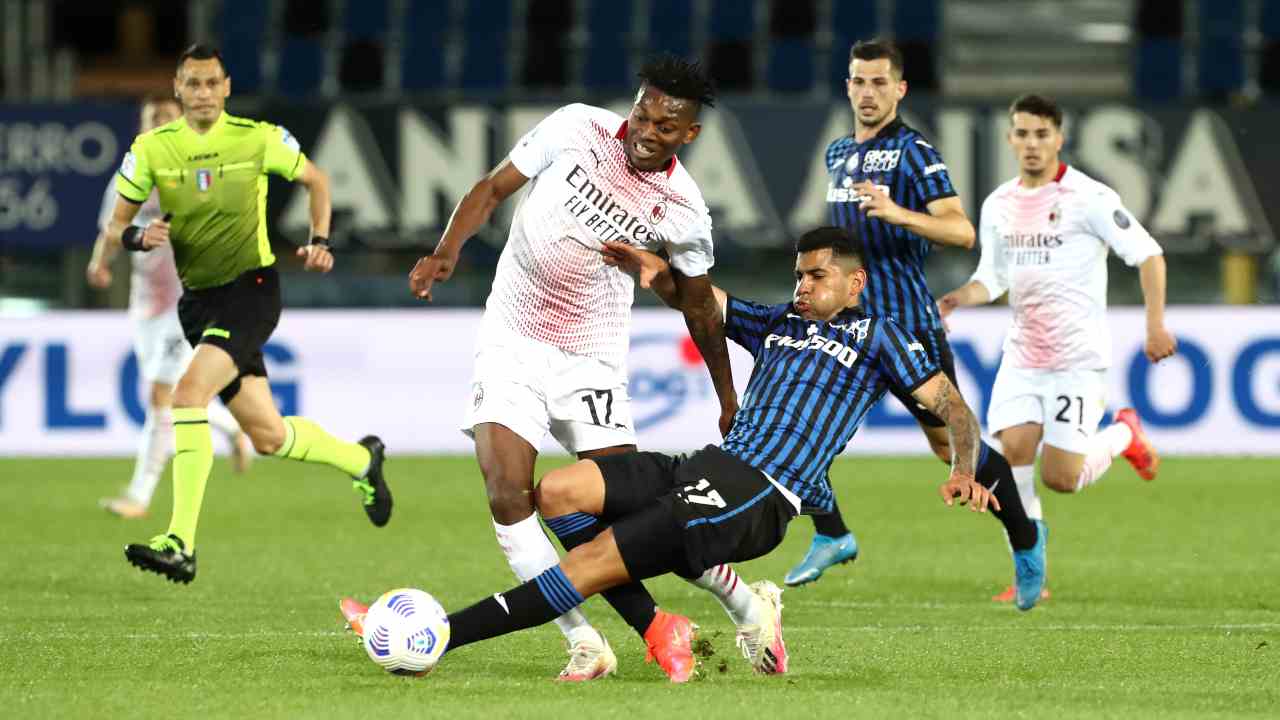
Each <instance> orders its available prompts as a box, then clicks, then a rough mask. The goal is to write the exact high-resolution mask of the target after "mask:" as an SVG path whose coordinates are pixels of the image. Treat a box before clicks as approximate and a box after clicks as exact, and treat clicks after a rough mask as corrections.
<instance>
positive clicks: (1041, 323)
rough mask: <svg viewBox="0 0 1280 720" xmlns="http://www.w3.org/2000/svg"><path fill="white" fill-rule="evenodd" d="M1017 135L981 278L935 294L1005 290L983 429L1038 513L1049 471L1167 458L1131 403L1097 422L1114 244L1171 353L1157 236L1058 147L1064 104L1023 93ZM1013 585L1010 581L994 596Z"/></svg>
mask: <svg viewBox="0 0 1280 720" xmlns="http://www.w3.org/2000/svg"><path fill="white" fill-rule="evenodd" d="M1009 120H1010V128H1009V145H1010V147H1011V148H1012V149H1013V152H1014V154H1015V155H1016V156H1017V158H1018V166H1019V173H1018V177H1016V178H1013V179H1012V180H1009V181H1008V182H1006V183H1004V184H1003V185H1001V186H1000V187H998V188H996V190H995V192H993V193H991V195H990V196H988V197H987V199H986V201H985V202H984V203H983V205H982V216H981V218H980V223H979V229H978V237H979V240H980V241H981V243H982V258H981V260H980V261H979V264H978V271H977V272H976V273H974V275H973V278H972V279H971V280H970V281H969V282H968V283H967V284H965V285H963V286H961V287H960V288H958V289H956V290H953V291H952V292H950V293H947V294H946V295H944V296H943V297H942V298H941V299H940V300H939V301H938V306H939V310H940V311H941V313H942V316H943V317H946V316H947V315H949V314H950V313H951V312H952V311H953V310H955V309H956V308H957V307H959V306H961V305H977V304H980V303H989V302H992V301H993V300H995V299H997V298H999V297H1000V296H1001V295H1003V294H1004V293H1005V292H1006V291H1007V292H1008V293H1009V305H1010V306H1012V308H1013V326H1012V327H1011V328H1010V329H1009V334H1008V336H1007V337H1006V339H1005V343H1004V358H1003V359H1002V361H1001V363H1000V371H999V372H998V373H997V375H996V382H995V387H994V389H993V390H992V393H991V408H990V410H989V411H988V414H987V425H988V429H989V430H990V431H991V433H992V434H994V435H995V436H996V437H997V438H999V440H1000V444H1001V446H1002V448H1003V452H1004V455H1005V457H1007V458H1008V459H1009V464H1010V465H1012V466H1013V477H1014V479H1015V480H1016V481H1017V484H1018V492H1019V494H1020V495H1021V497H1022V504H1023V505H1024V506H1025V507H1026V509H1027V515H1028V516H1030V517H1032V518H1034V519H1037V520H1042V519H1043V512H1042V509H1041V506H1040V498H1039V497H1038V496H1037V495H1036V487H1035V467H1034V463H1035V459H1036V450H1037V449H1038V447H1039V446H1040V443H1041V441H1042V440H1043V442H1044V450H1043V453H1042V456H1041V460H1040V477H1041V479H1042V480H1043V481H1044V484H1045V485H1047V486H1048V487H1050V488H1052V489H1053V490H1056V491H1058V492H1063V493H1073V492H1079V491H1080V490H1083V489H1084V488H1086V487H1088V486H1090V485H1092V484H1094V483H1096V482H1098V481H1099V480H1100V479H1102V474H1103V473H1104V472H1106V470H1107V468H1108V467H1110V466H1111V460H1112V458H1114V457H1116V456H1117V455H1123V456H1124V457H1125V459H1126V460H1128V461H1129V463H1130V464H1131V465H1133V467H1134V469H1135V470H1136V471H1137V472H1138V475H1139V476H1141V477H1142V478H1143V479H1144V480H1153V479H1155V476H1156V471H1157V469H1158V468H1159V465H1160V458H1159V456H1158V455H1157V454H1156V451H1155V449H1154V448H1153V447H1152V446H1151V444H1150V443H1149V442H1148V441H1147V438H1146V435H1145V434H1144V433H1143V431H1142V425H1141V423H1140V421H1139V419H1138V415H1137V413H1136V412H1135V411H1134V410H1133V408H1123V409H1121V410H1120V411H1119V412H1117V413H1116V421H1115V422H1114V423H1112V424H1111V425H1108V426H1107V427H1105V428H1103V429H1102V430H1098V423H1099V421H1101V419H1102V415H1103V413H1104V411H1105V409H1106V370H1107V368H1108V367H1110V365H1111V334H1110V331H1109V330H1108V328H1107V318H1106V311H1107V252H1108V250H1109V249H1110V250H1114V251H1115V253H1116V254H1117V255H1118V256H1120V258H1121V259H1123V260H1124V262H1125V263H1126V264H1127V265H1129V266H1130V267H1137V268H1138V276H1139V278H1140V281H1141V284H1142V296H1143V300H1144V302H1145V304H1146V311H1147V339H1146V345H1145V348H1144V349H1145V352H1146V355H1147V358H1148V359H1149V360H1151V362H1159V361H1161V360H1163V359H1165V358H1167V357H1169V356H1170V355H1172V354H1173V353H1174V351H1175V350H1176V348H1177V340H1175V339H1174V337H1173V336H1172V335H1171V334H1170V333H1169V331H1168V330H1167V329H1165V325H1164V302H1165V263H1164V255H1163V252H1162V250H1161V249H1160V246H1159V245H1158V244H1157V243H1156V241H1155V239H1153V238H1152V237H1151V235H1150V234H1149V233H1148V232H1147V231H1146V229H1145V228H1143V227H1142V225H1141V224H1139V223H1138V220H1137V219H1136V218H1134V216H1133V214H1132V213H1130V212H1129V211H1128V210H1127V209H1125V207H1124V204H1123V203H1122V202H1121V201H1120V196H1119V195H1117V194H1116V192H1115V191H1114V190H1112V189H1111V188H1109V187H1107V186H1106V185H1103V184H1102V183H1100V182H1098V181H1097V180H1094V179H1093V178H1091V177H1089V176H1088V175H1085V174H1084V173H1082V172H1080V171H1079V170H1078V169H1076V168H1074V167H1070V166H1068V165H1067V164H1066V163H1063V162H1062V161H1061V160H1059V158H1058V156H1059V154H1060V153H1061V151H1062V143H1063V139H1064V138H1063V134H1062V111H1061V110H1060V109H1059V108H1058V106H1057V105H1056V104H1055V103H1054V102H1053V101H1052V100H1049V99H1048V98H1044V97H1041V96H1038V95H1024V96H1022V97H1020V98H1018V99H1017V100H1015V101H1014V102H1013V104H1012V105H1011V106H1010V108H1009ZM1005 595H1008V596H1009V598H1012V588H1011V589H1009V590H1007V591H1006V592H1005V593H1002V594H1001V595H997V596H996V597H995V598H994V599H996V600H1005V597H1004V596H1005Z"/></svg>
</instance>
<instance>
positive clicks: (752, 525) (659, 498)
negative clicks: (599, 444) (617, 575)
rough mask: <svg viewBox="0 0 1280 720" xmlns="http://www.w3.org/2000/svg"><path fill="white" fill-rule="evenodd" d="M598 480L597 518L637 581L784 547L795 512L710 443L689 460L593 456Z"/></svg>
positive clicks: (689, 574) (759, 477)
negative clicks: (601, 492)
mask: <svg viewBox="0 0 1280 720" xmlns="http://www.w3.org/2000/svg"><path fill="white" fill-rule="evenodd" d="M592 461H593V462H595V463H596V465H597V466H598V467H599V468H600V473H601V475H603V476H604V484H605V500H604V516H603V518H602V519H603V520H604V521H605V522H606V523H607V524H609V525H611V526H612V528H613V535H614V539H615V541H616V542H617V543H618V550H619V552H620V553H621V554H622V560H623V562H624V563H625V564H626V566H627V571H628V572H629V573H630V575H631V577H632V578H633V579H635V580H643V579H645V578H650V577H655V576H658V575H665V574H666V573H669V572H674V573H676V574H677V575H680V576H682V577H685V578H696V577H698V576H699V575H701V574H702V573H703V572H705V571H706V570H707V568H711V567H715V566H716V565H720V564H722V563H727V562H742V561H745V560H751V559H754V558H758V557H760V556H762V555H765V554H767V553H768V552H769V551H770V550H773V549H774V548H775V547H777V546H778V544H779V543H781V542H782V538H783V536H784V535H785V534H786V530H787V523H788V522H790V521H791V518H793V517H795V515H796V510H795V507H794V506H793V505H792V504H791V503H790V502H789V501H787V499H786V498H785V497H784V496H783V495H782V493H781V492H780V491H779V490H778V488H777V487H775V486H774V485H773V484H772V483H770V482H769V481H768V480H767V479H766V478H765V476H764V474H763V473H761V472H760V471H759V470H757V469H755V468H753V467H751V466H750V465H747V464H746V463H744V462H742V461H741V460H739V459H738V458H736V457H733V456H732V455H729V454H728V453H725V452H724V451H722V450H721V449H720V448H718V447H715V446H713V445H708V446H707V447H705V448H703V449H702V450H699V451H698V452H696V453H694V454H692V455H690V456H688V457H679V458H675V457H671V456H669V455H663V454H661V453H652V452H636V453H627V454H623V455H608V456H605V457H598V458H592Z"/></svg>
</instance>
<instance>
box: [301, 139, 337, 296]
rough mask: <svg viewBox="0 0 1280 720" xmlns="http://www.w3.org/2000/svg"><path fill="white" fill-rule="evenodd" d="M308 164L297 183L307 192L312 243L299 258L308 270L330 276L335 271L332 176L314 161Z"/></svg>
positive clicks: (303, 168) (307, 162)
mask: <svg viewBox="0 0 1280 720" xmlns="http://www.w3.org/2000/svg"><path fill="white" fill-rule="evenodd" d="M304 162H305V164H304V165H303V166H302V172H300V173H298V179H297V182H299V183H301V184H302V186H303V187H305V188H306V189H307V198H308V201H309V202H308V209H309V210H310V214H311V242H310V243H308V244H307V245H304V246H302V247H300V248H298V252H297V255H298V257H300V258H303V260H304V264H303V266H302V267H303V269H304V270H307V271H309V272H321V273H327V272H329V271H330V270H332V269H333V253H332V252H330V250H329V223H330V220H331V219H332V216H333V201H332V199H331V195H330V192H329V175H328V174H326V173H325V171H323V170H321V169H320V168H319V167H317V166H316V165H315V163H312V162H311V161H310V160H306V161H304Z"/></svg>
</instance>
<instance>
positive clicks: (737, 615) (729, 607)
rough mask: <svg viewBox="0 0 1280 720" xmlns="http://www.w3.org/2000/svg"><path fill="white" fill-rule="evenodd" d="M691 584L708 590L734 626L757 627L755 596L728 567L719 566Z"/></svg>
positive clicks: (758, 620)
mask: <svg viewBox="0 0 1280 720" xmlns="http://www.w3.org/2000/svg"><path fill="white" fill-rule="evenodd" d="M689 582H691V583H693V584H694V585H697V586H698V587H700V588H702V589H703V590H708V591H710V592H711V594H712V595H715V596H716V600H719V601H720V607H722V608H724V611H725V612H727V613H729V618H730V619H731V620H733V624H734V625H757V624H759V622H760V618H759V617H758V616H757V615H758V613H756V604H755V602H754V600H755V595H754V594H752V592H751V590H750V589H749V588H747V584H746V583H744V582H742V579H741V578H739V577H738V573H736V572H734V571H733V568H731V567H729V566H728V565H717V566H715V567H713V568H710V569H708V570H707V571H706V572H704V573H702V576H701V577H699V578H698V579H696V580H690V581H689Z"/></svg>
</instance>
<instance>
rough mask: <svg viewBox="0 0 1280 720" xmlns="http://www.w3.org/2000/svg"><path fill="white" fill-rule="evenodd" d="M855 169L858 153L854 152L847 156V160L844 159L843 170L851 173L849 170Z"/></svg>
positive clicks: (856, 167) (854, 170)
mask: <svg viewBox="0 0 1280 720" xmlns="http://www.w3.org/2000/svg"><path fill="white" fill-rule="evenodd" d="M857 170H858V153H854V154H852V155H850V156H849V159H848V160H845V161H844V171H845V172H847V173H851V172H856V171H857Z"/></svg>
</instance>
